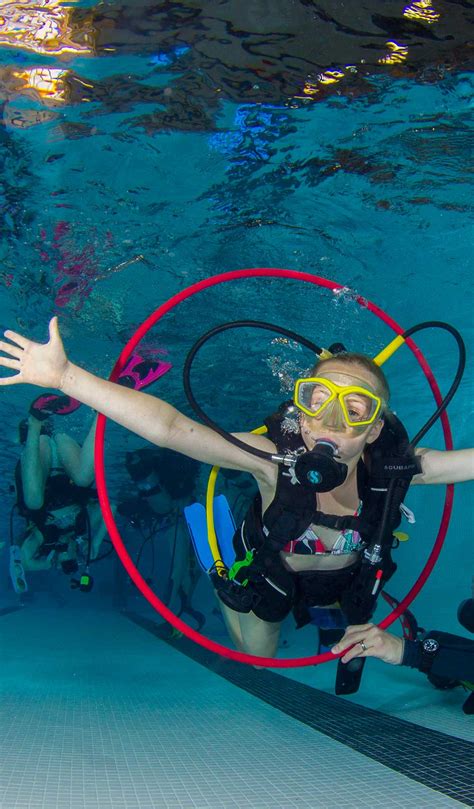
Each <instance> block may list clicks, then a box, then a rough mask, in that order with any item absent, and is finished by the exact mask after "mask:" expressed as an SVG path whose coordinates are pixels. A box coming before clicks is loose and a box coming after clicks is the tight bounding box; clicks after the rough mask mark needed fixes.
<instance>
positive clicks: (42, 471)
mask: <svg viewBox="0 0 474 809" xmlns="http://www.w3.org/2000/svg"><path fill="white" fill-rule="evenodd" d="M41 426H42V425H41V421H39V420H38V419H35V418H34V416H29V418H28V435H27V437H26V442H25V448H24V450H23V453H22V456H21V481H22V484H23V497H24V500H25V505H26V507H27V508H30V509H32V510H36V509H39V508H41V507H42V505H43V502H44V489H45V485H46V481H47V479H48V475H49V473H50V471H51V447H50V444H49V441H50V439H49V438H48V437H47V436H45V435H41Z"/></svg>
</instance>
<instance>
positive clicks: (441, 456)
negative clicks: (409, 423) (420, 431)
mask: <svg viewBox="0 0 474 809" xmlns="http://www.w3.org/2000/svg"><path fill="white" fill-rule="evenodd" d="M415 455H418V456H419V457H420V458H421V468H422V470H423V471H422V472H421V474H420V475H415V477H414V478H413V481H412V483H413V484H414V485H416V484H419V483H462V482H463V481H466V480H473V479H474V449H456V450H438V449H422V448H421V447H417V448H416V450H415Z"/></svg>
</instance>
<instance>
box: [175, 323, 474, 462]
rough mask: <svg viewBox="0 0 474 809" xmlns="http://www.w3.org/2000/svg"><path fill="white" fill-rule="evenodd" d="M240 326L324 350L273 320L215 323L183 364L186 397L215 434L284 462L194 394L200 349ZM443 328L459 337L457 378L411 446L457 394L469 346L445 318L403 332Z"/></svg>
mask: <svg viewBox="0 0 474 809" xmlns="http://www.w3.org/2000/svg"><path fill="white" fill-rule="evenodd" d="M237 328H257V329H266V330H267V331H273V332H276V333H278V334H283V335H284V336H285V337H288V338H289V339H290V340H294V341H295V343H298V344H299V345H302V346H305V348H309V350H310V351H313V352H314V353H315V354H316V355H317V356H321V354H322V353H323V349H322V348H320V347H319V346H317V345H316V344H315V343H313V342H312V341H311V340H307V339H306V338H305V337H302V336H301V335H299V334H297V333H296V332H294V331H290V330H289V329H284V328H282V327H281V326H275V325H273V324H271V323H266V322H264V321H260V320H235V321H231V322H229V323H223V324H222V325H220V326H215V327H214V328H213V329H210V330H209V331H207V332H206V333H205V334H203V335H202V337H200V338H199V339H198V340H197V341H196V342H195V343H194V345H193V346H192V348H191V349H190V351H189V352H188V355H187V357H186V361H185V363H184V368H183V385H184V391H185V394H186V397H187V399H188V402H189V404H190V405H191V407H192V409H193V410H194V412H195V413H196V415H197V416H198V417H199V418H200V419H201V420H202V421H203V422H204V424H207V426H208V427H210V428H211V429H212V430H214V431H215V432H216V433H218V434H219V435H221V436H222V437H223V438H225V439H226V440H227V441H229V442H230V443H231V444H234V445H235V446H236V447H239V448H240V449H243V450H244V451H245V452H249V453H250V454H251V455H255V456H256V457H257V458H263V459H264V460H266V461H272V462H273V463H281V462H282V461H283V457H282V456H281V455H277V454H275V455H274V454H272V453H271V452H265V451H264V450H261V449H257V447H252V446H250V444H246V443H245V442H244V441H240V439H238V438H236V437H235V436H234V435H232V434H231V433H229V432H227V430H224V429H223V428H222V427H219V425H218V424H216V422H215V421H213V420H212V419H211V418H210V417H209V416H208V415H207V414H206V413H205V412H204V410H203V409H202V408H201V407H200V405H199V404H198V402H197V401H196V398H195V396H194V394H193V391H192V388H191V382H190V375H191V367H192V364H193V362H194V359H195V357H196V354H197V353H198V351H199V349H200V348H201V347H202V346H203V345H204V343H207V341H208V340H210V339H211V338H212V337H214V336H215V335H216V334H220V333H221V332H223V331H226V330H227V329H237ZM432 328H436V329H444V330H445V331H448V332H449V333H450V334H451V335H452V336H453V337H454V339H455V340H456V343H457V346H458V351H459V359H458V367H457V369H456V373H455V375H454V380H453V382H452V384H451V387H450V388H449V390H448V392H447V394H446V396H444V397H443V399H442V401H441V403H440V404H439V406H438V407H437V408H436V410H435V412H434V413H433V415H432V416H430V418H429V419H428V420H427V421H426V422H425V424H424V425H423V427H422V428H421V429H420V430H419V432H418V433H417V434H416V435H415V437H414V438H413V439H412V440H411V441H410V446H411V447H412V448H414V447H415V446H416V445H417V444H418V442H419V441H420V440H421V439H422V438H423V436H424V435H426V433H427V432H428V430H430V428H431V427H432V426H433V424H434V423H435V421H436V420H437V419H438V418H439V417H440V415H441V414H442V413H443V412H444V411H445V410H446V408H447V406H448V404H449V403H450V401H451V399H452V398H453V396H454V394H455V393H456V391H457V389H458V387H459V385H460V382H461V379H462V376H463V373H464V369H465V366H466V347H465V345H464V340H463V339H462V337H461V334H460V333H459V331H458V330H457V329H456V328H455V327H454V326H451V325H450V324H449V323H444V322H443V321H439V320H428V321H426V322H424V323H419V324H418V325H416V326H412V327H411V328H409V329H407V330H406V331H405V332H403V334H402V335H400V336H401V337H402V338H403V339H404V340H405V339H406V338H407V337H411V335H412V334H415V333H416V332H419V331H422V330H424V329H432Z"/></svg>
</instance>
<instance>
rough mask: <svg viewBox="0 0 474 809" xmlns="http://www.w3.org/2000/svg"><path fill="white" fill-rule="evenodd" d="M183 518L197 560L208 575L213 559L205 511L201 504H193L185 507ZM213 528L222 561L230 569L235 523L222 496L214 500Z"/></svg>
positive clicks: (232, 556)
mask: <svg viewBox="0 0 474 809" xmlns="http://www.w3.org/2000/svg"><path fill="white" fill-rule="evenodd" d="M184 516H185V519H186V524H187V526H188V531H189V535H190V537H191V541H192V543H193V547H194V552H195V554H196V557H197V560H198V562H199V564H200V565H201V567H202V569H203V570H204V571H205V572H206V573H208V572H209V570H210V569H211V568H212V567H213V565H214V558H213V556H212V553H211V549H210V547H209V540H208V537H207V521H206V509H205V508H204V506H203V505H202V504H201V503H193V504H192V505H191V506H186V507H185V509H184ZM214 526H215V529H216V536H217V541H218V543H219V548H220V552H221V557H222V561H223V562H224V564H225V566H226V567H232V565H233V564H234V560H235V553H234V548H233V544H232V540H233V537H234V533H235V521H234V518H233V516H232V512H231V510H230V506H229V503H228V502H227V498H226V496H225V495H223V494H219V495H218V496H217V497H215V498H214Z"/></svg>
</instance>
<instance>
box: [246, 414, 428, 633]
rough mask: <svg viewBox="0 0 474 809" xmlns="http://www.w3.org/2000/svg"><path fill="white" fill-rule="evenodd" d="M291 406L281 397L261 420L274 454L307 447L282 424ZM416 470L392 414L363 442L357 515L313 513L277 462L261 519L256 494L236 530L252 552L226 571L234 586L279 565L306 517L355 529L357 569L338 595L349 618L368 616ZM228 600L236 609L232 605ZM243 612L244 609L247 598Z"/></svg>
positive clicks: (387, 573) (311, 503)
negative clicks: (358, 553) (371, 439)
mask: <svg viewBox="0 0 474 809" xmlns="http://www.w3.org/2000/svg"><path fill="white" fill-rule="evenodd" d="M291 404H292V403H291V402H285V403H284V404H283V405H282V406H281V407H280V408H279V410H278V412H277V413H275V414H274V415H272V416H270V417H269V418H268V419H267V420H266V421H265V424H266V426H267V429H268V433H267V435H268V437H269V438H270V440H271V441H273V443H274V444H275V445H276V447H277V449H278V451H279V452H294V453H298V452H300V451H301V452H303V451H305V450H306V447H304V445H303V443H302V439H301V434H300V432H299V430H298V431H296V430H294V429H293V430H292V429H288V422H287V421H286V419H287V412H288V407H289V406H291ZM419 471H420V464H419V461H418V459H417V458H416V457H415V456H414V453H413V451H412V450H411V448H410V447H409V439H408V435H407V433H406V431H405V428H404V427H403V425H402V424H401V422H400V421H399V419H398V418H397V417H396V416H394V415H393V414H390V413H388V414H386V416H385V421H384V426H383V429H382V431H381V433H380V436H379V437H378V439H377V440H376V441H375V442H374V443H373V444H370V445H368V447H367V448H366V451H365V455H364V461H362V460H360V461H359V464H358V467H357V485H358V490H359V497H360V499H361V501H362V509H361V513H360V515H359V516H350V515H348V516H339V515H332V514H325V513H323V512H321V511H318V510H317V508H316V505H315V494H314V492H313V491H311V490H310V489H308V488H305V487H304V486H302V485H300V484H299V483H298V481H297V480H296V479H295V477H294V475H292V474H291V470H288V469H287V468H286V467H285V466H284V465H280V466H279V468H278V480H277V488H276V493H275V497H274V499H273V502H272V503H271V504H270V506H269V507H268V508H267V510H266V512H265V515H264V519H263V517H262V507H261V506H262V504H261V498H260V495H257V496H256V497H255V499H254V501H253V503H252V504H251V506H250V508H249V511H248V513H247V515H246V517H245V520H244V523H243V525H242V526H241V527H240V528H239V529H238V530H239V534H240V536H241V538H242V539H243V541H244V545H245V546H246V547H247V548H249V550H250V549H251V550H252V551H253V553H252V554H251V555H248V559H247V562H248V564H246V565H242V564H241V563H240V562H239V561H238V562H237V564H236V566H235V567H236V570H235V573H233V572H232V571H231V575H230V577H231V578H232V579H233V581H235V582H236V584H243V583H244V582H248V584H247V587H249V586H250V588H251V587H252V578H253V576H254V575H255V574H256V575H257V576H258V575H259V574H261V573H264V572H265V571H270V570H275V566H281V564H282V563H281V560H280V557H279V552H280V551H281V550H282V549H283V548H284V547H285V545H286V544H287V543H288V541H289V540H291V539H296V538H297V537H299V536H301V535H302V534H303V533H304V531H305V530H306V529H307V528H308V527H309V525H310V524H312V523H314V524H315V525H321V526H324V527H327V528H333V529H335V530H337V531H343V530H346V529H353V530H356V531H358V532H359V534H360V535H361V537H362V540H363V547H364V551H363V555H362V561H361V565H360V569H359V572H358V574H357V575H356V577H355V578H354V581H353V583H352V584H351V586H350V587H349V589H348V591H346V592H345V593H344V596H343V599H342V602H341V607H342V609H343V612H344V613H345V615H346V617H347V619H348V621H349V623H364V622H366V621H368V620H369V618H370V617H371V615H372V613H373V611H374V608H375V603H376V600H377V592H378V591H379V590H380V589H381V587H382V586H383V584H384V583H385V582H386V581H388V579H389V578H390V577H391V576H392V575H393V574H394V572H395V570H396V565H395V563H394V562H393V560H392V558H391V549H392V546H393V542H394V537H393V531H394V530H395V529H396V528H397V527H398V525H399V523H400V520H401V513H400V506H401V504H402V502H403V499H404V497H405V494H406V492H407V489H408V487H409V485H410V482H411V479H412V477H413V475H415V474H417V473H418V472H419ZM376 582H377V585H376ZM374 589H375V592H374ZM242 595H243V593H242ZM248 595H250V593H249V594H248ZM247 602H248V599H247ZM232 606H233V607H234V609H236V608H237V609H238V607H236V606H235V604H233V605H232ZM251 608H252V607H251V606H250V609H251ZM243 611H248V609H247V604H245V608H244V610H243Z"/></svg>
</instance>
